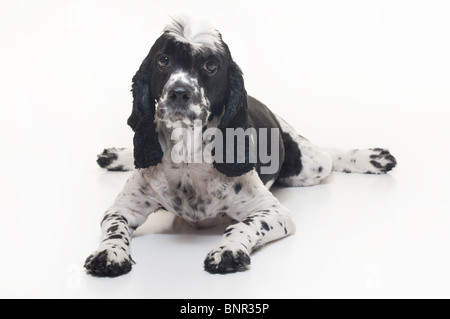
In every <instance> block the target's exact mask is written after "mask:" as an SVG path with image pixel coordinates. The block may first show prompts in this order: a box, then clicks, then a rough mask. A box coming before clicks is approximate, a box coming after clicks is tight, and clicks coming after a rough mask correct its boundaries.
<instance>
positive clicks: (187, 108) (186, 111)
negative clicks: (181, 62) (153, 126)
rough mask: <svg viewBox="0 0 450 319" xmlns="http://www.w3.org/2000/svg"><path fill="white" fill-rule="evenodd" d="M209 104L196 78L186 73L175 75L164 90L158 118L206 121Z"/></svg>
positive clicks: (159, 104)
mask: <svg viewBox="0 0 450 319" xmlns="http://www.w3.org/2000/svg"><path fill="white" fill-rule="evenodd" d="M208 114H209V103H208V101H207V99H206V97H205V96H204V90H203V89H202V88H200V87H199V85H198V81H197V79H196V78H195V77H193V76H191V75H189V74H188V73H186V72H181V71H180V72H176V73H173V74H172V75H171V76H170V77H169V79H168V80H167V83H166V85H165V86H164V88H163V92H162V95H161V98H160V99H159V101H158V108H157V111H156V116H157V117H158V118H159V119H160V120H162V121H170V122H176V121H186V120H189V121H194V120H204V121H206V119H207V116H208Z"/></svg>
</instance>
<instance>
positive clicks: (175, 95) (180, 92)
mask: <svg viewBox="0 0 450 319" xmlns="http://www.w3.org/2000/svg"><path fill="white" fill-rule="evenodd" d="M191 97H192V91H191V90H189V89H188V88H186V87H182V86H179V87H176V88H174V89H172V90H170V92H169V98H170V100H171V101H172V102H176V103H186V102H188V101H189V100H190V99H191Z"/></svg>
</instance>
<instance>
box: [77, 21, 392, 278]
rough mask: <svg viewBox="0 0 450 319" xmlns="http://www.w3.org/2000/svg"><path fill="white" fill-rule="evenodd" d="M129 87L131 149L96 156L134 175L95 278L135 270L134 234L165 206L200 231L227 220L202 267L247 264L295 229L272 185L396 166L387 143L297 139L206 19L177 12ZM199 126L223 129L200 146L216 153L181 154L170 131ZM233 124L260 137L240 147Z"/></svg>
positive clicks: (106, 236) (109, 225)
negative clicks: (322, 144)
mask: <svg viewBox="0 0 450 319" xmlns="http://www.w3.org/2000/svg"><path fill="white" fill-rule="evenodd" d="M132 91H133V98H134V100H133V111H132V114H131V116H130V118H129V119H128V124H129V125H130V126H131V128H132V129H133V131H134V132H135V135H134V153H132V152H131V151H129V150H127V149H115V148H112V149H107V150H105V151H104V152H103V154H101V155H99V159H98V163H99V164H100V166H102V167H104V168H107V169H108V170H132V169H134V172H133V174H132V176H131V177H130V179H129V180H128V181H127V183H126V185H125V187H124V189H123V191H122V192H121V193H120V194H119V195H118V197H117V199H116V200H115V202H114V204H113V205H112V206H111V207H110V208H109V209H108V210H107V211H106V213H105V215H104V218H103V220H102V222H101V229H102V238H101V243H100V247H99V248H98V249H97V251H96V252H94V253H93V254H92V255H90V256H89V257H88V258H87V260H86V264H85V267H86V269H87V270H88V272H90V273H92V274H94V275H100V276H118V275H122V274H125V273H127V272H129V271H130V270H131V267H132V264H133V263H134V262H133V260H132V259H131V256H130V247H129V244H130V239H131V236H132V234H133V231H134V230H135V229H136V228H137V227H139V226H140V225H142V224H143V223H144V222H145V220H146V219H147V217H148V216H149V215H150V214H152V213H153V212H155V211H157V210H160V209H164V210H167V211H169V212H172V213H173V214H175V215H178V216H180V217H182V218H183V219H185V220H186V221H188V222H189V223H191V224H193V225H196V226H199V227H205V226H208V225H213V224H215V223H219V222H223V221H224V220H225V219H230V225H229V226H228V227H227V228H226V230H225V233H224V236H223V238H222V240H221V242H220V243H219V244H218V245H217V247H216V248H214V249H213V250H211V252H210V253H209V254H208V255H207V257H206V259H205V262H204V267H205V270H206V271H208V272H210V273H228V272H236V271H242V270H246V269H247V268H248V267H249V265H250V254H251V253H252V251H254V250H255V249H256V248H258V247H260V246H262V245H264V244H266V243H268V242H270V241H273V240H276V239H279V238H282V237H285V236H288V235H290V234H293V233H294V232H295V225H294V223H293V221H292V218H291V215H290V212H289V211H288V210H287V209H286V208H285V207H284V206H283V205H281V204H280V202H279V201H278V200H277V199H276V198H275V197H274V196H273V195H272V193H271V192H270V191H269V189H270V187H271V186H272V184H273V183H274V182H276V183H277V184H280V185H286V186H310V185H316V184H319V183H320V182H321V181H322V180H323V179H324V178H325V177H327V176H328V175H329V174H330V173H331V171H332V170H334V171H342V172H348V173H349V172H356V173H368V174H381V173H386V172H387V171H389V170H391V169H392V168H393V167H395V165H396V160H395V158H394V157H393V156H392V155H391V154H390V153H389V152H388V151H387V150H384V149H380V148H375V149H366V150H336V149H323V148H319V147H317V146H315V145H313V144H311V143H310V142H309V141H308V140H306V139H305V138H303V137H301V136H300V135H298V134H297V133H296V132H295V130H294V129H293V128H292V127H291V126H289V125H288V124H287V123H286V122H285V121H284V120H283V119H281V118H280V117H278V116H277V115H275V114H274V113H272V112H271V111H270V110H269V109H268V108H267V107H266V106H265V105H264V104H262V103H261V102H259V101H257V100H256V99H254V98H252V97H250V96H247V93H246V90H245V87H244V80H243V77H242V72H241V70H240V68H239V67H238V65H237V64H236V63H235V62H234V61H233V59H232V57H231V54H230V51H229V49H228V46H227V45H226V44H225V42H224V41H223V40H222V36H221V34H220V33H219V32H218V31H217V30H216V29H215V28H213V27H211V26H210V25H209V24H206V23H194V22H192V21H191V20H190V19H188V18H176V19H174V20H173V21H172V23H171V24H169V25H167V26H166V27H165V29H164V31H163V34H162V35H161V36H160V37H159V38H158V39H157V40H156V42H155V44H154V45H153V46H152V48H151V50H150V53H149V54H148V56H147V57H146V58H145V60H144V61H143V63H142V65H141V66H140V68H139V70H138V71H137V73H136V75H135V76H134V77H133V86H132ZM194 126H198V127H199V132H200V135H201V134H204V135H203V136H205V133H206V132H208V131H210V130H213V132H215V133H217V134H216V135H214V137H213V138H210V139H209V140H208V139H207V141H206V142H205V141H202V143H201V144H200V145H198V143H197V147H196V149H197V151H199V150H200V151H205V149H207V148H210V149H211V152H210V153H211V154H212V155H213V156H212V159H211V158H210V160H206V159H205V160H200V161H194V162H193V161H183V160H181V161H180V160H175V159H174V154H178V153H179V152H174V150H175V148H178V147H179V143H181V142H179V139H174V138H173V135H174V132H175V131H176V130H177V129H189V128H190V129H192V128H194V130H195V127H194ZM230 130H231V132H241V133H242V132H249V131H251V132H252V133H254V134H247V135H245V136H244V142H243V145H239V143H237V144H236V143H233V142H235V141H236V140H239V138H238V136H237V134H235V135H232V134H229V132H230ZM220 133H222V134H220ZM275 133H276V134H275ZM219 137H220V138H219ZM208 141H211V144H207V142H208ZM219 142H220V143H219ZM241 142H242V140H241ZM241 144H242V143H241ZM181 145H184V146H189V145H190V143H189V142H183V143H182V144H181ZM255 146H257V147H258V148H259V149H260V150H261V149H264V150H266V151H268V150H269V149H270V150H271V151H270V159H271V161H270V162H271V163H269V160H268V159H267V157H268V154H269V152H266V153H264V152H259V153H257V154H256V157H255V156H252V155H254V154H253V153H252V150H253V149H255ZM230 154H231V155H230ZM194 155H195V154H194ZM273 155H276V158H275V157H274V156H273ZM239 157H240V158H239ZM133 158H134V167H133ZM183 158H185V159H186V157H183ZM252 158H253V160H252ZM273 164H275V165H273ZM270 165H272V168H273V166H274V167H275V169H269V168H270Z"/></svg>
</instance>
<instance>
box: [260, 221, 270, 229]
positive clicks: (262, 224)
mask: <svg viewBox="0 0 450 319" xmlns="http://www.w3.org/2000/svg"><path fill="white" fill-rule="evenodd" d="M262 229H264V230H269V225H267V223H266V222H265V221H261V230H262Z"/></svg>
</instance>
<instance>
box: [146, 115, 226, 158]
mask: <svg viewBox="0 0 450 319" xmlns="http://www.w3.org/2000/svg"><path fill="white" fill-rule="evenodd" d="M219 122H220V117H218V116H215V117H213V118H212V119H211V120H209V121H207V122H206V123H204V122H202V121H200V120H196V121H191V120H184V121H177V122H169V121H163V120H160V119H158V118H156V120H155V124H156V130H157V133H158V138H159V143H160V144H161V148H162V150H163V152H164V154H165V156H164V157H165V158H166V159H171V155H172V151H174V152H177V151H179V150H180V147H181V146H182V145H183V147H184V148H185V149H189V147H196V148H197V149H196V150H193V152H197V153H198V152H202V151H203V149H204V146H205V143H208V142H209V141H208V140H206V141H205V140H204V139H203V133H204V132H205V130H207V129H210V128H217V127H218V125H219ZM194 139H195V142H194ZM200 142H201V143H200ZM180 143H182V144H180ZM189 143H190V145H188V144H189ZM174 147H176V148H177V149H176V150H174ZM192 155H193V153H192Z"/></svg>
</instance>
